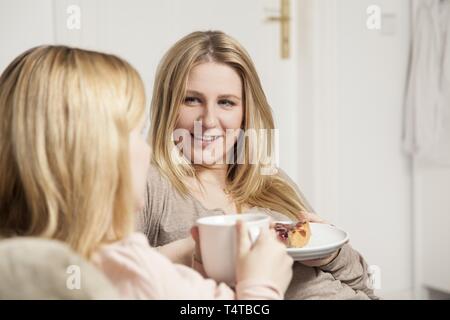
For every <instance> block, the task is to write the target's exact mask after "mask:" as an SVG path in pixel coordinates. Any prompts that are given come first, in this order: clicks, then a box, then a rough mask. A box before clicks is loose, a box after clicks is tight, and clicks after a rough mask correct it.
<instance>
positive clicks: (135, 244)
mask: <svg viewBox="0 0 450 320" xmlns="http://www.w3.org/2000/svg"><path fill="white" fill-rule="evenodd" d="M92 262H93V263H94V264H95V265H96V266H97V267H98V268H100V269H101V270H102V271H103V273H104V274H106V276H107V277H108V278H109V279H110V280H111V282H112V283H113V285H115V286H116V288H117V289H118V291H119V294H120V295H121V297H123V298H125V299H228V300H231V299H254V300H257V299H258V300H259V299H282V298H283V295H282V293H281V292H280V290H278V289H277V288H276V286H274V285H273V284H271V283H262V282H259V281H258V282H256V281H244V282H240V283H238V284H237V285H236V289H235V291H233V290H232V289H231V288H230V287H228V286H227V285H225V284H224V283H220V284H217V283H216V282H215V281H214V280H211V279H205V278H203V277H202V275H201V274H200V273H198V272H197V271H195V270H193V269H191V268H188V267H186V266H182V265H177V264H174V263H172V262H171V261H170V260H169V259H167V258H166V257H165V256H163V255H162V254H160V253H159V252H158V251H157V250H155V249H153V248H151V247H150V245H149V244H148V240H147V237H146V236H145V235H144V234H142V233H138V232H136V233H132V234H131V235H129V236H128V237H126V238H125V239H123V240H121V241H118V242H115V243H112V244H108V245H104V246H102V247H101V248H100V249H99V250H97V252H95V253H94V255H93V256H92ZM200 271H201V270H200Z"/></svg>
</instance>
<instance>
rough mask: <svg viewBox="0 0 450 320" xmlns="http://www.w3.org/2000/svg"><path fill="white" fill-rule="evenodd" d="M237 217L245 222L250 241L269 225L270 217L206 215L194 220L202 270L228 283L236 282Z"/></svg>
mask: <svg viewBox="0 0 450 320" xmlns="http://www.w3.org/2000/svg"><path fill="white" fill-rule="evenodd" d="M237 220H241V221H243V222H244V223H245V225H246V227H247V230H248V232H249V237H250V240H251V241H252V243H253V242H255V241H256V239H257V238H258V237H259V233H260V231H261V229H262V228H265V229H269V226H270V217H269V216H268V215H266V214H263V213H243V214H232V215H220V216H208V217H203V218H200V219H198V220H197V226H198V230H199V236H200V250H201V254H202V261H203V267H204V269H205V272H206V274H207V275H208V277H210V278H212V279H214V280H216V281H218V282H225V283H226V284H228V285H230V286H234V285H235V283H236V255H237V250H236V248H237V238H236V237H237V235H236V221H237Z"/></svg>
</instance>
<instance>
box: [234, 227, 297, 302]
mask: <svg viewBox="0 0 450 320" xmlns="http://www.w3.org/2000/svg"><path fill="white" fill-rule="evenodd" d="M236 228H237V230H236V231H237V236H238V239H237V249H238V250H237V258H236V281H237V282H241V281H245V280H252V281H253V280H254V281H260V282H262V283H266V282H267V281H270V282H272V283H274V284H275V285H276V286H277V288H278V289H280V290H281V291H282V292H283V293H285V292H286V290H287V287H288V286H289V283H290V281H291V278H292V264H293V260H292V258H291V257H290V256H289V255H288V254H287V252H286V247H285V246H284V244H282V243H281V242H280V241H279V240H278V239H277V236H276V233H275V231H274V230H273V229H271V230H265V229H263V230H261V233H260V235H259V237H258V239H257V240H256V242H255V243H254V244H253V245H252V243H251V241H250V237H249V234H248V231H247V228H246V227H245V224H244V223H241V222H240V221H238V223H237V224H236Z"/></svg>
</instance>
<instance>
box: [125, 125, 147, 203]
mask: <svg viewBox="0 0 450 320" xmlns="http://www.w3.org/2000/svg"><path fill="white" fill-rule="evenodd" d="M144 125H145V121H144V117H142V120H141V121H139V124H138V126H137V127H136V128H134V129H133V130H132V131H131V133H130V141H129V153H130V170H131V177H132V181H133V195H134V199H135V200H134V201H135V208H136V210H140V209H141V208H142V207H143V206H144V201H145V188H146V183H147V172H148V169H149V165H150V147H149V145H148V143H147V142H146V139H145V135H144V134H145V132H144V131H145V127H144Z"/></svg>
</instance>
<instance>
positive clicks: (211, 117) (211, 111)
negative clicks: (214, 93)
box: [201, 104, 218, 128]
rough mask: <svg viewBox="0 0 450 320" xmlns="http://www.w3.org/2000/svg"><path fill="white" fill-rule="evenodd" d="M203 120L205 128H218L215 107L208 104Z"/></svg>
mask: <svg viewBox="0 0 450 320" xmlns="http://www.w3.org/2000/svg"><path fill="white" fill-rule="evenodd" d="M201 120H202V123H203V126H204V127H205V128H213V127H216V126H217V122H218V119H217V114H216V110H215V105H213V104H208V105H207V106H206V107H205V109H204V112H203V114H202V119H201Z"/></svg>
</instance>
